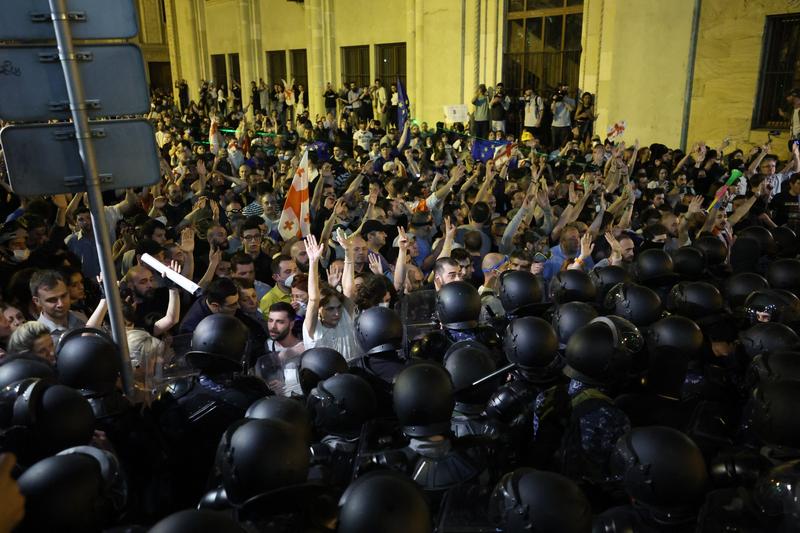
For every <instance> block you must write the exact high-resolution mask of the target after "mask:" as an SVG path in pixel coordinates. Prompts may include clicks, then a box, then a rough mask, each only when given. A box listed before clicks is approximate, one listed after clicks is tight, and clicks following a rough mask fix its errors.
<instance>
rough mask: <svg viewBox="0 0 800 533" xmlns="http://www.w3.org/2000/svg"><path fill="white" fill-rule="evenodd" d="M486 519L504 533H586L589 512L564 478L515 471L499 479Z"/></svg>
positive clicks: (574, 486)
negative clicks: (488, 518)
mask: <svg viewBox="0 0 800 533" xmlns="http://www.w3.org/2000/svg"><path fill="white" fill-rule="evenodd" d="M489 517H490V519H491V520H492V521H493V522H494V523H495V525H496V526H497V527H498V528H499V529H500V530H502V531H504V532H506V533H588V532H589V531H591V529H592V508H591V505H590V504H589V500H588V499H587V498H586V496H585V495H584V494H583V492H581V489H580V488H579V487H578V485H577V484H576V483H575V482H574V481H572V480H571V479H569V478H568V477H566V476H562V475H561V474H556V473H555V472H545V471H542V470H535V469H533V468H518V469H516V470H514V471H513V472H509V473H508V474H506V475H504V476H503V477H502V478H500V481H499V482H498V483H497V485H496V486H495V488H494V491H493V492H492V496H491V499H490V500H489Z"/></svg>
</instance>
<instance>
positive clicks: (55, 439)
mask: <svg viewBox="0 0 800 533" xmlns="http://www.w3.org/2000/svg"><path fill="white" fill-rule="evenodd" d="M16 392H17V393H18V396H17V398H16V400H15V401H14V406H13V415H12V425H14V426H24V427H26V428H28V430H29V431H30V433H31V441H32V443H33V445H34V446H33V447H32V448H29V449H24V450H13V451H14V452H15V453H17V455H24V456H25V457H26V458H28V457H31V458H34V459H39V458H41V457H45V456H47V455H51V454H54V453H57V452H59V451H60V450H63V449H65V448H69V447H71V446H80V445H83V444H86V443H87V442H89V440H90V439H91V438H92V434H93V433H94V426H95V419H94V413H93V412H92V407H91V405H90V404H89V401H88V400H86V399H85V398H84V397H83V396H81V394H80V393H79V392H78V391H76V390H75V389H71V388H69V387H67V386H65V385H59V384H53V383H50V382H47V381H44V380H37V379H33V380H30V381H28V382H26V383H24V386H21V387H19V388H18V389H17V391H16Z"/></svg>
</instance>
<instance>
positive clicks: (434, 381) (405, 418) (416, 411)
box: [392, 283, 455, 437]
mask: <svg viewBox="0 0 800 533" xmlns="http://www.w3.org/2000/svg"><path fill="white" fill-rule="evenodd" d="M448 285H450V284H449V283H448ZM446 286H447V285H445V287H446ZM392 396H393V399H394V412H395V413H396V414H397V418H399V419H400V424H401V425H402V426H403V432H404V433H405V434H406V435H408V436H409V437H431V436H434V435H441V434H444V433H447V431H448V430H449V429H450V416H451V415H452V413H453V407H455V400H454V398H453V382H452V381H451V379H450V374H449V373H448V372H447V370H445V369H444V368H443V367H442V366H440V365H437V364H434V363H429V362H424V363H418V364H414V365H411V366H408V367H406V368H404V369H403V370H402V371H401V372H400V373H399V374H398V375H397V378H396V379H395V382H394V390H393V394H392Z"/></svg>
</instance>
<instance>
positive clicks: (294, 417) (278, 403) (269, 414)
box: [244, 396, 311, 444]
mask: <svg viewBox="0 0 800 533" xmlns="http://www.w3.org/2000/svg"><path fill="white" fill-rule="evenodd" d="M244 417H245V418H254V419H258V420H279V421H281V422H286V423H287V424H289V425H290V426H292V427H293V428H295V429H296V430H297V431H298V433H299V434H300V435H301V436H302V437H303V441H304V442H306V443H308V444H310V443H311V413H309V412H308V409H307V408H306V406H305V405H303V402H301V401H299V400H296V399H294V398H287V397H285V396H267V397H266V398H261V399H259V400H256V401H255V402H253V403H252V404H250V407H248V408H247V412H246V413H245V414H244Z"/></svg>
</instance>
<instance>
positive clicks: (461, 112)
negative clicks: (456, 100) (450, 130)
mask: <svg viewBox="0 0 800 533" xmlns="http://www.w3.org/2000/svg"><path fill="white" fill-rule="evenodd" d="M444 116H445V117H446V118H445V120H446V122H469V115H467V105H466V104H457V105H446V106H444Z"/></svg>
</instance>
